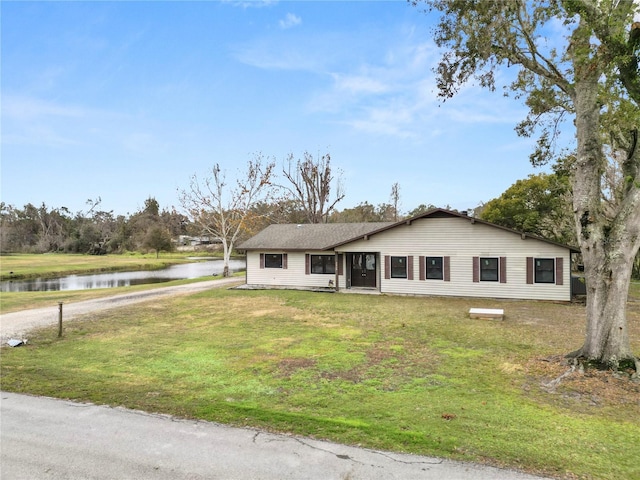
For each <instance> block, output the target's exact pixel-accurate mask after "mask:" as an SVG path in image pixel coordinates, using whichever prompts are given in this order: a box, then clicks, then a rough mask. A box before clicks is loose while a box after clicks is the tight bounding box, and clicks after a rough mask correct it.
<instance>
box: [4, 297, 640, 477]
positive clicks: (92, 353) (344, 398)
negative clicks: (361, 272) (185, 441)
mask: <svg viewBox="0 0 640 480" xmlns="http://www.w3.org/2000/svg"><path fill="white" fill-rule="evenodd" d="M472 306H474V307H477V306H482V307H487V308H504V309H505V313H506V315H507V317H506V320H505V321H502V322H499V321H486V320H472V319H469V318H468V315H467V312H468V309H469V308H470V307H472ZM630 315H631V317H632V319H631V322H630V323H631V326H630V329H631V334H632V338H633V342H634V343H633V345H634V349H635V350H636V351H637V352H638V353H640V321H639V320H640V312H638V309H637V308H636V309H635V310H634V309H631V312H630ZM583 323H584V308H583V307H581V306H579V305H568V304H553V303H547V302H524V301H523V302H518V301H505V302H500V301H496V300H477V299H476V300H469V299H456V298H449V299H444V298H414V297H390V296H372V295H362V296H361V295H343V294H321V293H309V292H291V291H234V290H211V291H208V292H206V293H201V294H198V295H192V296H187V297H176V298H173V299H170V300H162V301H161V302H156V303H147V304H143V305H138V306H134V307H130V308H123V309H118V310H114V311H111V312H108V313H101V314H94V315H91V316H90V317H88V318H87V319H86V320H85V321H82V322H79V321H78V322H68V323H67V324H66V325H65V334H64V337H63V338H62V339H57V338H56V329H55V328H52V329H44V330H42V331H40V332H38V333H37V334H34V335H32V336H31V337H30V341H29V344H28V345H27V346H26V347H21V348H14V349H9V348H6V347H3V349H2V364H1V373H2V388H3V389H4V390H8V391H16V392H25V393H32V394H37V395H47V396H53V397H61V398H70V399H75V400H81V401H91V402H95V403H99V404H109V405H123V406H125V407H129V408H135V409H143V410H147V411H151V412H164V413H169V414H173V415H178V416H181V417H188V418H200V419H205V420H211V421H216V422H224V423H229V424H233V425H250V426H255V427H260V428H266V429H269V430H273V431H281V432H291V433H295V434H300V435H311V436H314V437H317V438H326V439H331V440H333V441H337V442H343V443H349V444H358V445H363V446H366V447H370V448H377V449H388V450H395V451H403V452H413V453H419V454H426V455H434V456H442V457H448V458H454V459H459V460H467V461H476V462H485V463H490V464H493V465H499V466H506V467H513V468H521V469H524V470H527V471H530V472H538V473H544V474H547V475H553V476H557V477H559V478H562V477H565V476H566V478H589V479H590V478H593V479H605V478H606V479H622V478H625V479H631V478H640V463H639V462H638V456H637V446H638V445H640V387H639V385H638V384H637V383H633V382H632V381H630V380H629V379H628V378H615V377H613V376H612V374H611V373H608V372H587V373H586V374H578V373H576V374H574V375H572V376H570V377H568V378H566V379H565V380H564V381H563V382H562V383H561V384H560V386H558V387H557V388H556V389H555V390H554V389H550V388H544V387H543V385H544V384H546V383H548V382H549V381H550V380H552V379H554V378H556V377H558V376H559V375H560V374H562V373H563V372H564V371H565V370H566V368H567V367H566V366H563V365H561V363H560V361H559V360H560V354H562V353H566V352H569V351H571V350H572V349H575V348H577V347H578V346H579V345H580V342H581V337H582V334H583V328H584V327H583Z"/></svg>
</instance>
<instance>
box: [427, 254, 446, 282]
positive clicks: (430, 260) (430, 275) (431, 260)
mask: <svg viewBox="0 0 640 480" xmlns="http://www.w3.org/2000/svg"><path fill="white" fill-rule="evenodd" d="M425 261H426V263H427V269H426V271H427V275H426V278H427V280H443V279H444V269H443V265H442V257H426V260H425Z"/></svg>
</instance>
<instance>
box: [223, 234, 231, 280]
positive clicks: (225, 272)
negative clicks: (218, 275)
mask: <svg viewBox="0 0 640 480" xmlns="http://www.w3.org/2000/svg"><path fill="white" fill-rule="evenodd" d="M222 249H223V250H222V251H223V255H222V258H223V261H224V268H223V269H222V276H223V277H225V278H227V277H228V276H229V258H230V257H231V250H232V248H230V247H229V245H227V239H226V238H223V239H222Z"/></svg>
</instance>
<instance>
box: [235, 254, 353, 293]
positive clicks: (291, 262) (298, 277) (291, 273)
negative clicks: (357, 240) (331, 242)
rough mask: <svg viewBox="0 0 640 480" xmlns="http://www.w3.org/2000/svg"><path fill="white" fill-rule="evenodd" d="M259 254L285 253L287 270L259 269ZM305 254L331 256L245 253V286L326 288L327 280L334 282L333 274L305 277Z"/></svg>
mask: <svg viewBox="0 0 640 480" xmlns="http://www.w3.org/2000/svg"><path fill="white" fill-rule="evenodd" d="M261 253H283V254H284V253H286V254H287V268H260V254H261ZM306 254H311V255H333V252H284V251H269V252H259V251H250V252H247V284H248V285H268V286H279V287H328V286H329V280H333V281H334V282H335V279H336V276H335V274H309V275H307V274H306V273H305V272H306V263H305V258H306ZM342 278H344V276H342ZM343 282H344V280H343Z"/></svg>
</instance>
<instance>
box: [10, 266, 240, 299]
mask: <svg viewBox="0 0 640 480" xmlns="http://www.w3.org/2000/svg"><path fill="white" fill-rule="evenodd" d="M223 268H224V262H223V261H222V260H209V261H205V262H197V263H183V264H180V265H172V266H170V267H167V268H163V269H162V270H140V271H135V272H111V273H96V274H90V275H68V276H66V277H60V278H48V279H42V278H35V279H31V280H6V281H3V282H0V292H48V291H58V290H86V289H90V288H112V287H128V286H130V285H143V284H147V283H162V282H169V281H171V280H182V279H188V278H201V277H208V276H214V275H221V274H222V270H223ZM245 268H246V264H245V261H244V260H236V259H231V260H230V261H229V270H230V271H231V272H232V273H233V272H239V271H242V270H245Z"/></svg>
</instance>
